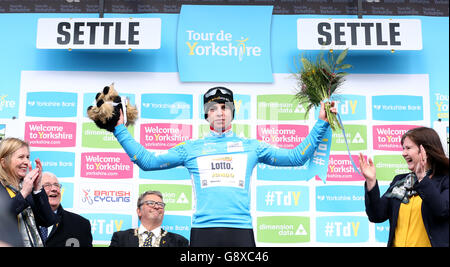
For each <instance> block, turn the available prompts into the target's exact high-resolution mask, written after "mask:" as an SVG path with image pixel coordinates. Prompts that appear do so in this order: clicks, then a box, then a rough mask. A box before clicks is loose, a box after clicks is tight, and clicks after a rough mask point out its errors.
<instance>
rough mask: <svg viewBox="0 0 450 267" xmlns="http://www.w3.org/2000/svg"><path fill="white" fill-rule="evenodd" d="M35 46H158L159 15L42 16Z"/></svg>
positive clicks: (159, 43) (71, 47)
mask: <svg viewBox="0 0 450 267" xmlns="http://www.w3.org/2000/svg"><path fill="white" fill-rule="evenodd" d="M36 47H37V48H38V49H130V48H131V49H159V48H160V47H161V19H160V18H139V19H136V18H107V19H106V18H42V19H39V21H38V28H37V38H36Z"/></svg>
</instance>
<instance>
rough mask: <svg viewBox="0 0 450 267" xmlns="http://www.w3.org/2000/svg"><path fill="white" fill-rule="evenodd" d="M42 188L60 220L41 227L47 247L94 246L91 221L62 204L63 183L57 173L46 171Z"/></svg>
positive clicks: (43, 175)
mask: <svg viewBox="0 0 450 267" xmlns="http://www.w3.org/2000/svg"><path fill="white" fill-rule="evenodd" d="M41 185H42V188H43V189H44V190H45V192H46V193H47V196H48V202H49V203H50V207H51V208H52V210H53V212H54V213H56V215H57V217H58V221H57V223H56V224H54V225H52V226H50V227H48V228H47V227H45V228H44V227H40V229H39V231H40V234H41V237H42V240H43V241H44V246H46V247H92V233H91V223H90V222H89V220H87V219H86V218H84V217H82V216H80V215H78V214H75V213H72V212H69V211H67V210H65V209H63V207H62V206H61V197H62V193H61V187H62V186H61V184H60V183H59V181H58V178H57V177H56V175H54V174H53V173H51V172H44V173H43V174H42V180H41Z"/></svg>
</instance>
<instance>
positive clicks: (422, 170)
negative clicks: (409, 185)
mask: <svg viewBox="0 0 450 267" xmlns="http://www.w3.org/2000/svg"><path fill="white" fill-rule="evenodd" d="M414 173H415V174H416V176H417V180H418V181H419V182H420V181H422V179H423V178H424V177H425V175H426V174H427V152H426V151H425V149H424V148H423V146H422V145H420V147H419V162H417V164H416V168H415V170H414Z"/></svg>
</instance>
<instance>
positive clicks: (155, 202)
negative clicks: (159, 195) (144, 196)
mask: <svg viewBox="0 0 450 267" xmlns="http://www.w3.org/2000/svg"><path fill="white" fill-rule="evenodd" d="M144 204H145V205H148V206H150V207H155V206H158V207H160V208H163V209H164V207H165V206H166V203H164V202H158V201H153V200H147V201H142V202H141V205H139V206H142V205H144Z"/></svg>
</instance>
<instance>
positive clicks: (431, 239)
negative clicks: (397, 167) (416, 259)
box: [359, 127, 449, 247]
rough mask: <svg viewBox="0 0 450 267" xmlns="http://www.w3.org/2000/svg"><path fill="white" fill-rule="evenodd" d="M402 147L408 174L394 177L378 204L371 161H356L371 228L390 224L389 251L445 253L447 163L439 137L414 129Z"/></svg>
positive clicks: (378, 194)
mask: <svg viewBox="0 0 450 267" xmlns="http://www.w3.org/2000/svg"><path fill="white" fill-rule="evenodd" d="M401 144H402V147H403V152H402V156H403V158H404V159H405V161H406V163H407V164H408V169H409V170H410V171H411V172H410V173H406V174H400V175H397V176H395V177H394V179H393V180H392V183H391V184H390V186H389V188H388V190H387V191H386V193H385V194H384V195H383V196H382V197H381V198H380V190H379V187H378V182H377V180H376V173H375V166H374V163H373V161H372V159H370V158H369V159H368V161H366V160H364V157H363V155H362V154H360V155H359V163H360V168H361V172H362V174H363V175H364V177H365V178H366V183H365V191H366V194H365V204H366V213H367V216H368V217H369V220H370V221H371V222H374V223H380V222H384V221H386V220H387V219H389V224H390V229H389V240H388V244H387V245H388V246H389V247H391V246H396V247H426V246H433V247H448V246H449V241H448V240H449V203H448V198H449V191H448V180H449V159H448V157H447V156H446V155H445V152H444V150H443V147H442V144H441V141H440V139H439V136H438V134H437V133H436V132H435V131H434V130H433V129H431V128H427V127H419V128H414V129H411V130H409V131H408V132H406V133H405V134H404V135H403V136H402V139H401Z"/></svg>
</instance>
